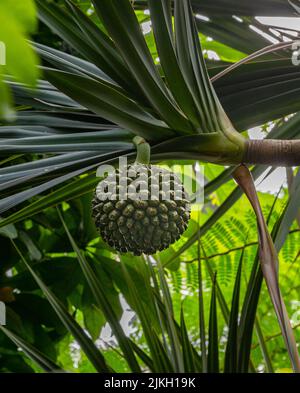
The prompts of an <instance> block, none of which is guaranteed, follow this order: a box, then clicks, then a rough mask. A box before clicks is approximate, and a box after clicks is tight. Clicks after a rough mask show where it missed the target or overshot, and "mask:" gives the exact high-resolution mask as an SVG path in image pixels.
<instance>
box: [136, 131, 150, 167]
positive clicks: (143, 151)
mask: <svg viewBox="0 0 300 393" xmlns="http://www.w3.org/2000/svg"><path fill="white" fill-rule="evenodd" d="M133 143H134V144H135V146H136V150H137V155H136V159H135V162H136V163H137V164H145V165H148V164H149V162H150V145H149V144H148V143H147V142H146V141H145V139H144V138H141V137H140V136H136V137H134V138H133Z"/></svg>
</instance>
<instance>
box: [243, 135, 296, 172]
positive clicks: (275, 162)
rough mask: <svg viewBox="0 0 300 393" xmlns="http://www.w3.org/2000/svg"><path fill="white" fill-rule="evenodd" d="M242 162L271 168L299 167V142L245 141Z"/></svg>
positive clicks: (273, 140)
mask: <svg viewBox="0 0 300 393" xmlns="http://www.w3.org/2000/svg"><path fill="white" fill-rule="evenodd" d="M243 162H244V163H246V164H266V165H272V166H298V165H300V140H276V139H263V140H247V142H246V146H245V154H244V157H243Z"/></svg>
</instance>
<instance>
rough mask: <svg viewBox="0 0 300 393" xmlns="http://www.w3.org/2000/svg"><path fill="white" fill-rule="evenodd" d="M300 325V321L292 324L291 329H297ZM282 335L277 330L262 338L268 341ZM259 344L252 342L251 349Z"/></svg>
mask: <svg viewBox="0 0 300 393" xmlns="http://www.w3.org/2000/svg"><path fill="white" fill-rule="evenodd" d="M299 327H300V323H297V324H296V325H294V326H292V329H298V328H299ZM281 335H282V333H281V332H277V333H275V334H273V335H272V336H267V337H266V338H265V339H264V340H265V342H268V341H270V340H273V339H274V338H277V337H280V336H281ZM258 346H259V343H257V344H253V345H252V347H251V349H255V348H257V347H258Z"/></svg>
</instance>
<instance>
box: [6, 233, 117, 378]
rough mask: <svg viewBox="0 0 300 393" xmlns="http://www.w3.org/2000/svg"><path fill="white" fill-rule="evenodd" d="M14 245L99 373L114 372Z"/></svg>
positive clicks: (54, 308)
mask: <svg viewBox="0 0 300 393" xmlns="http://www.w3.org/2000/svg"><path fill="white" fill-rule="evenodd" d="M12 243H13V245H14V247H15V249H16V250H17V252H18V254H19V255H20V257H21V259H22V261H23V263H24V265H25V266H26V268H27V269H28V270H29V272H30V273H31V275H32V277H33V278H34V280H35V281H36V283H37V284H38V286H39V287H40V289H41V290H42V291H43V293H44V295H45V297H46V299H47V300H48V301H49V303H50V304H51V306H52V308H53V310H54V311H55V312H56V314H57V316H58V317H59V318H60V320H61V321H62V323H63V324H64V325H65V327H66V328H67V329H68V331H69V332H70V333H71V334H72V335H73V337H74V338H75V340H76V341H77V342H78V344H79V345H80V347H81V349H82V350H83V351H84V353H85V354H86V356H87V357H88V359H89V360H90V362H91V363H92V364H93V366H94V367H95V369H96V370H97V371H98V372H107V373H109V372H112V369H111V368H110V367H109V366H108V365H107V364H106V361H105V358H104V356H103V355H102V353H101V352H100V351H99V349H98V348H97V347H96V346H95V345H94V343H93V341H92V340H91V339H90V338H89V337H88V336H87V334H86V333H85V332H84V330H83V329H82V328H81V327H80V325H79V324H78V323H77V322H76V320H75V319H74V318H73V317H72V316H71V315H70V314H69V312H68V310H67V309H66V308H65V306H64V304H63V303H62V302H61V301H60V300H59V299H58V298H57V297H56V296H55V295H54V293H53V292H52V291H51V290H50V289H49V288H48V287H47V286H46V285H45V284H44V282H43V281H42V280H41V278H40V277H39V276H38V275H37V274H36V273H35V271H34V270H33V269H32V268H31V266H30V265H29V264H28V263H27V261H26V259H25V258H24V256H23V254H22V253H21V252H20V250H19V249H18V247H17V245H16V244H15V243H14V241H13V240H12Z"/></svg>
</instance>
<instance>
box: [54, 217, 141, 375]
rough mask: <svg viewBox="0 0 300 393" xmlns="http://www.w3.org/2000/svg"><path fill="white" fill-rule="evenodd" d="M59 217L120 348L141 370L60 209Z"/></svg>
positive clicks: (130, 362) (134, 369)
mask: <svg viewBox="0 0 300 393" xmlns="http://www.w3.org/2000/svg"><path fill="white" fill-rule="evenodd" d="M58 214H59V217H60V219H61V222H62V224H63V227H64V229H65V231H66V234H67V236H68V238H69V241H70V243H71V245H72V248H73V250H74V251H75V253H76V255H77V259H78V262H79V264H80V267H81V269H82V272H83V274H84V276H85V278H86V281H87V283H88V285H89V287H90V289H91V291H92V293H93V295H94V298H95V301H96V302H97V305H98V306H99V307H100V308H101V310H102V311H103V313H104V315H105V317H106V319H107V321H108V322H109V324H110V326H111V328H112V330H113V332H114V334H115V336H116V338H117V340H118V343H119V345H120V348H121V349H122V351H123V353H124V356H125V358H126V361H127V362H128V364H129V366H130V368H131V370H132V371H133V372H140V371H141V369H140V366H139V364H138V362H137V360H136V358H135V356H134V353H133V349H132V346H131V344H130V341H129V339H128V338H127V337H126V335H125V333H124V331H123V329H122V327H121V325H120V323H119V320H118V318H117V316H116V315H115V313H114V310H113V308H112V307H111V304H110V302H109V299H108V297H107V296H106V294H105V291H104V290H103V288H102V286H101V285H100V283H99V280H98V279H97V277H96V275H95V273H94V271H93V269H92V267H91V266H90V265H89V263H88V262H87V260H86V258H85V257H84V255H83V254H82V252H81V251H80V249H79V248H78V246H77V244H76V242H75V240H74V239H73V237H72V235H71V233H70V231H69V229H68V227H67V225H66V223H65V221H64V219H63V216H62V214H61V212H60V211H59V210H58Z"/></svg>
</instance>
